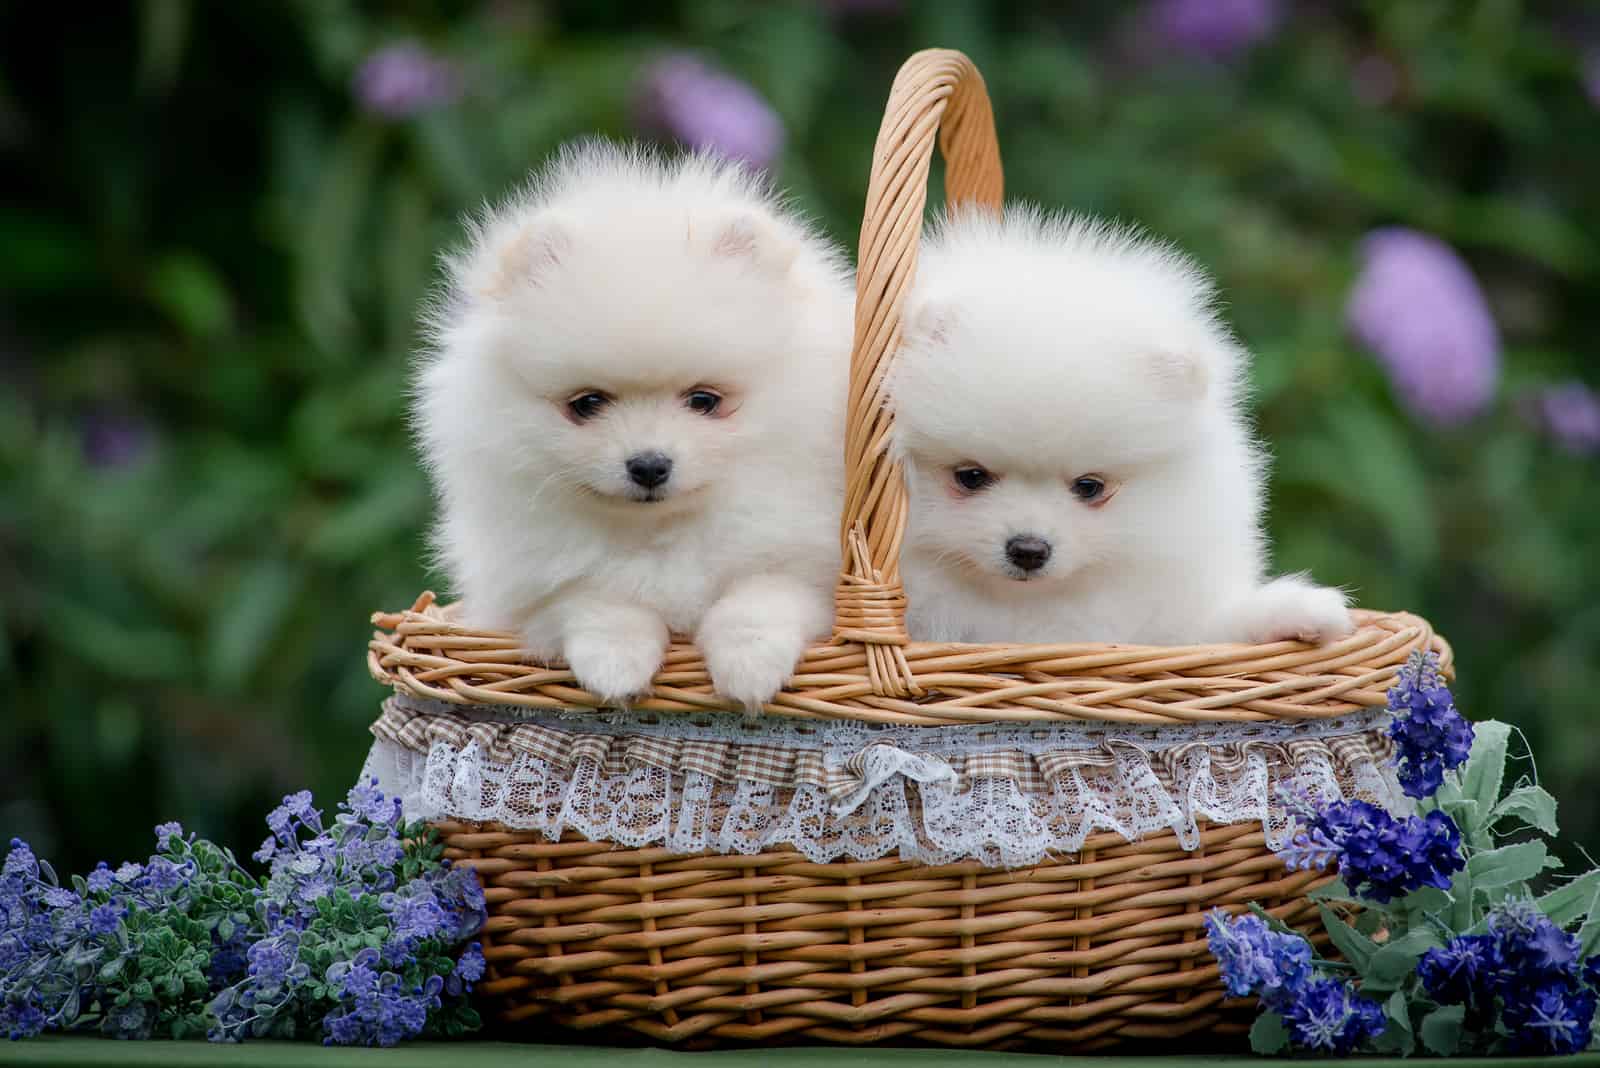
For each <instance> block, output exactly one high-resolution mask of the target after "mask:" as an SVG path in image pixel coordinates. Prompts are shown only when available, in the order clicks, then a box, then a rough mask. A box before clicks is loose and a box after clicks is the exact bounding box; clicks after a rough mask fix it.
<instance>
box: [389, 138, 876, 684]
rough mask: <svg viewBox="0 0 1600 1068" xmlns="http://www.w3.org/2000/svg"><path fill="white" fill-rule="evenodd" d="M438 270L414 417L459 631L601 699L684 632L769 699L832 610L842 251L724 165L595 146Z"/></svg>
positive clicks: (737, 680) (641, 674) (648, 672)
mask: <svg viewBox="0 0 1600 1068" xmlns="http://www.w3.org/2000/svg"><path fill="white" fill-rule="evenodd" d="M447 276H448V277H447V285H446V289H445V291H444V293H443V295H442V299H441V300H440V301H439V303H438V305H437V307H436V308H435V309H434V313H433V316H432V323H431V326H432V342H433V343H432V346H431V350H432V351H431V352H429V353H428V354H427V355H426V356H425V358H424V360H423V364H422V368H421V372H420V376H419V379H418V382H417V387H416V401H415V420H416V425H417V428H418V431H419V433H420V437H421V442H422V448H423V451H424V453H425V458H426V461H427V463H428V466H429V468H430V470H431V472H432V474H433V477H434V481H435V484H436V487H437V490H438V495H439V498H440V502H441V507H442V515H441V519H440V522H439V525H438V529H437V534H436V543H437V547H438V552H439V556H440V559H441V563H442V564H443V566H444V568H445V569H446V570H447V572H448V574H449V576H450V578H451V580H452V582H453V584H454V587H455V591H456V592H457V593H458V594H459V595H460V596H461V597H462V599H463V600H462V603H463V612H464V618H465V619H466V621H467V622H469V623H471V624H474V625H478V626H483V627H492V628H498V629H507V630H514V631H516V632H518V633H520V634H521V635H523V636H524V638H525V639H526V642H527V647H528V650H529V652H530V653H531V654H532V655H533V656H535V657H536V658H539V659H545V660H548V659H553V658H556V657H560V658H563V659H565V660H566V661H567V663H568V664H569V665H570V666H571V668H572V670H573V672H574V673H575V674H576V676H577V678H578V681H579V682H580V683H581V684H582V685H583V686H584V687H585V688H586V689H588V690H590V691H592V692H594V693H596V694H598V695H599V696H601V697H602V698H604V699H606V700H607V701H608V702H611V703H625V702H626V700H627V699H628V698H629V697H630V696H633V695H636V694H639V693H642V692H643V691H645V690H647V689H648V688H649V686H650V683H651V677H652V676H653V675H654V674H655V673H656V671H657V669H658V668H659V667H660V665H661V660H662V656H663V653H664V652H665V650H666V647H667V643H668V640H669V633H678V634H684V635H692V636H693V637H694V640H695V641H696V643H697V644H698V645H699V647H700V649H701V651H702V653H703V654H704V656H705V659H706V663H707V665H708V667H709V669H710V673H711V679H712V682H713V684H714V686H715V688H716V689H717V691H718V692H720V693H721V694H723V695H725V696H726V697H728V698H731V699H733V700H734V701H736V702H739V703H740V704H742V705H744V706H745V707H746V708H747V709H755V708H758V707H759V706H760V705H761V704H762V703H763V702H765V701H767V700H768V699H769V698H771V697H772V696H773V694H774V693H775V692H776V691H777V690H778V689H780V688H781V687H782V686H783V684H784V682H785V681H786V680H787V678H788V677H789V675H790V674H792V672H793V670H794V666H795V662H796V661H797V660H798V659H799V657H800V656H801V654H802V653H803V652H804V650H805V648H806V647H807V645H808V644H809V643H810V642H811V641H812V640H813V639H815V638H816V637H817V636H818V635H821V634H823V633H825V631H826V629H827V625H828V621H829V618H830V616H831V609H832V596H831V595H832V589H833V584H834V580H835V578H836V577H837V574H838V570H839V549H838V522H839V519H838V517H839V510H840V501H841V497H842V488H841V482H842V477H843V473H842V460H841V458H840V457H841V444H840V442H841V440H842V430H841V422H842V418H843V414H842V413H843V408H844V396H845V379H846V375H847V374H848V365H849V357H850V339H851V330H852V324H851V316H852V305H853V296H854V294H853V288H852V284H851V281H850V273H849V269H848V267H847V265H846V263H845V261H844V259H843V257H841V256H840V254H839V253H838V252H837V250H835V249H834V248H833V247H832V246H830V245H829V244H828V243H826V242H825V241H824V240H823V239H822V238H820V237H819V236H818V235H817V234H816V233H815V232H813V231H812V230H811V229H810V228H809V227H807V226H806V225H804V224H802V223H801V222H800V221H798V220H797V219H796V218H795V217H794V216H792V215H791V214H790V213H788V212H787V211H786V210H785V209H784V207H783V205H781V204H780V203H779V202H778V200H777V199H776V198H775V197H774V196H773V195H772V194H771V193H770V192H768V191H767V189H766V188H765V186H764V185H763V184H762V182H761V181H760V180H759V179H758V178H757V177H755V176H753V175H752V174H750V173H749V172H748V171H746V170H743V169H741V168H740V167H738V166H736V165H733V164H727V163H720V162H716V161H714V160H711V159H709V158H705V157H687V158H683V159H679V160H674V161H669V160H666V159H663V158H661V157H658V156H656V155H654V154H652V153H650V152H648V151H647V150H644V149H639V148H623V147H619V146H615V145H611V144H607V143H603V142H586V143H581V144H578V145H576V146H569V147H568V148H567V149H565V150H564V151H563V152H561V153H560V154H559V156H558V158H556V159H555V160H554V162H552V163H551V164H550V165H549V166H548V167H547V168H546V169H544V170H543V171H542V172H541V173H538V174H536V175H535V177H534V178H533V180H532V182H531V183H530V184H529V186H528V187H527V189H526V190H525V191H524V192H522V193H521V194H519V195H517V196H515V197H513V198H512V199H511V200H510V201H509V202H508V203H506V204H504V205H503V206H501V207H499V208H496V209H493V210H491V211H489V212H488V214H487V215H486V216H485V217H484V218H483V219H481V220H480V221H479V222H478V223H477V224H476V225H475V226H474V227H473V228H472V232H471V235H470V241H469V244H468V246H467V248H466V249H465V250H464V251H462V252H460V253H459V254H457V255H455V256H454V257H452V258H450V259H449V260H448V271H447Z"/></svg>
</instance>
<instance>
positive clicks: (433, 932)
mask: <svg viewBox="0 0 1600 1068" xmlns="http://www.w3.org/2000/svg"><path fill="white" fill-rule="evenodd" d="M267 827H268V829H269V830H271V831H272V836H271V837H269V838H268V839H267V840H266V841H265V842H263V843H262V845H261V848H260V849H258V850H257V851H256V853H255V858H256V859H257V860H258V861H262V862H265V863H267V864H268V865H269V873H268V875H267V878H266V880H265V882H264V884H263V886H262V890H261V893H260V895H259V898H258V902H257V907H258V911H259V915H260V917H261V926H262V927H263V928H264V932H263V934H262V937H261V938H260V939H259V940H258V941H257V942H256V943H255V944H254V945H252V946H251V948H250V954H249V968H248V974H247V975H246V977H245V978H244V979H243V980H242V981H241V982H239V983H237V984H235V985H233V986H231V987H229V988H228V989H226V990H224V991H222V992H221V993H220V994H219V995H218V996H217V998H216V999H215V1000H214V1001H213V1003H212V1006H211V1010H212V1014H213V1018H214V1026H213V1028H212V1031H211V1037H213V1038H216V1039H220V1040H225V1041H227V1040H238V1039H242V1038H247V1037H268V1036H272V1037H291V1036H293V1035H294V1034H295V1029H296V1027H297V1026H298V1020H299V1018H300V1017H301V1016H302V1015H307V1013H306V1008H307V1005H306V1002H307V1001H308V1000H309V1001H310V1002H312V1003H313V1011H312V1012H311V1013H309V1015H311V1016H313V1017H315V1016H318V1015H319V1014H320V1018H321V1026H322V1032H323V1041H324V1042H327V1043H329V1044H335V1045H351V1044H355V1045H380V1046H391V1045H394V1044H395V1043H396V1042H399V1041H402V1040H404V1039H408V1038H415V1037H417V1036H419V1035H421V1034H423V1033H424V1030H425V1029H426V1028H427V1026H428V1025H429V1022H430V1014H431V1013H436V1012H437V1011H438V1010H440V1009H441V1008H443V1002H442V1000H441V997H440V995H441V993H445V992H448V993H449V995H450V996H452V997H459V996H460V995H463V994H465V993H466V992H467V991H469V990H471V988H472V982H473V981H474V980H475V979H477V978H479V977H481V976H482V974H483V955H482V951H481V948H480V947H479V946H478V944H477V943H475V942H474V943H472V944H471V945H470V946H469V947H468V948H467V950H466V951H464V952H463V953H462V954H461V956H460V958H459V959H454V960H453V959H451V957H450V956H449V954H448V950H449V949H450V947H452V946H456V945H460V944H461V943H462V942H464V941H466V940H467V939H468V938H470V937H471V936H472V935H473V934H475V933H477V932H478V931H479V930H481V929H482V927H483V924H484V921H485V919H486V918H487V912H486V909H485V905H484V899H483V889H482V887H481V886H480V885H479V884H478V880H477V877H476V875H475V874H474V873H473V872H472V870H471V869H469V868H457V867H452V866H451V865H450V864H449V862H448V861H439V862H437V863H436V864H434V865H431V866H430V867H429V870H426V871H423V872H420V873H418V874H416V875H415V876H414V877H412V878H410V879H409V880H406V881H403V882H402V881H401V879H400V874H401V870H402V862H403V861H404V860H405V858H406V851H405V846H404V844H403V840H404V838H406V837H407V836H408V835H409V833H410V832H409V831H408V829H407V828H405V827H403V825H402V823H401V816H400V804H399V799H398V798H385V797H384V795H383V794H382V793H381V792H380V791H379V790H378V789H377V784H376V783H375V782H374V783H363V784H360V785H358V786H356V787H355V788H354V789H353V790H351V791H350V794H349V796H348V797H347V798H346V799H345V801H344V802H342V803H341V804H340V805H339V812H338V814H337V815H336V816H335V817H334V819H333V822H332V825H331V826H326V825H325V824H324V821H323V817H322V813H321V811H320V810H318V809H317V808H315V807H314V806H313V803H312V798H311V795H310V793H308V792H306V791H301V792H300V793H296V794H290V795H289V796H288V797H285V798H284V799H283V804H282V805H279V806H278V807H277V808H275V809H273V810H272V812H271V813H269V814H268V816H267Z"/></svg>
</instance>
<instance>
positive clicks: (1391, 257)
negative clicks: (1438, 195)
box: [1346, 228, 1500, 426]
mask: <svg viewBox="0 0 1600 1068" xmlns="http://www.w3.org/2000/svg"><path fill="white" fill-rule="evenodd" d="M1361 259H1362V265H1361V273H1360V275H1359V276H1358V277H1357V279H1356V282H1355V285H1354V287H1353V288H1352V289H1351V292H1350V298H1349V302H1348V305H1347V307H1346V317H1347V319H1348V322H1349V326H1350V330H1351V332H1352V333H1353V334H1354V335H1355V336H1356V338H1357V339H1358V340H1359V341H1360V342H1361V343H1362V344H1363V345H1365V346H1367V347H1368V348H1369V349H1371V350H1372V351H1373V353H1374V355H1375V356H1376V358H1377V360H1378V362H1379V363H1381V364H1382V365H1383V367H1384V369H1385V370H1386V371H1387V372H1388V374H1389V379H1390V381H1391V382H1393V384H1394V387H1395V390H1396V392H1398V393H1399V395H1400V399H1401V401H1402V402H1403V403H1404V404H1405V405H1406V406H1407V407H1408V408H1410V409H1411V411H1412V412H1413V413H1414V414H1415V415H1416V416H1417V417H1418V418H1420V419H1422V420H1424V421H1425V422H1428V423H1431V424H1433V425H1435V426H1450V425H1454V424H1459V423H1462V422H1465V421H1466V420H1468V419H1470V418H1472V417H1473V416H1475V415H1477V414H1478V413H1479V412H1481V411H1482V410H1483V409H1484V408H1485V407H1487V406H1488V404H1489V402H1490V401H1491V400H1492V399H1493V397H1494V392H1495V388H1496V385H1497V383H1498V381H1499V377H1500V336H1499V331H1498V329H1497V328H1496V327H1495V322H1494V318H1493V316H1492V315H1491V314H1490V312H1489V306H1488V302H1487V301H1486V300H1485V299H1484V295H1483V291H1482V290H1481V289H1480V288H1479V287H1478V282H1477V280H1476V279H1475V278H1474V277H1473V276H1472V272H1471V271H1470V270H1469V269H1468V267H1467V265H1466V264H1465V263H1464V262H1463V261H1462V259H1461V257H1460V256H1459V255H1457V254H1456V252H1455V250H1454V249H1452V248H1451V247H1450V246H1449V245H1447V244H1445V243H1444V242H1443V241H1440V240H1439V239H1438V238H1436V237H1433V236H1431V235H1428V234H1424V233H1419V232H1417V231H1415V230H1406V229H1401V228H1389V229H1383V230H1376V231H1374V232H1373V233H1371V234H1369V235H1368V236H1367V238H1366V240H1365V241H1363V242H1362V247H1361Z"/></svg>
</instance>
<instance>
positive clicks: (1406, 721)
mask: <svg viewBox="0 0 1600 1068" xmlns="http://www.w3.org/2000/svg"><path fill="white" fill-rule="evenodd" d="M1389 712H1390V713H1391V714H1392V715H1393V716H1394V717H1395V718H1394V721H1393V722H1392V723H1390V724H1389V737H1390V738H1392V739H1394V743H1395V758H1394V759H1395V764H1396V765H1397V766H1398V769H1399V779H1400V786H1401V788H1402V789H1403V790H1404V791H1405V792H1406V795H1407V796H1408V797H1416V798H1423V797H1432V796H1433V795H1434V794H1435V793H1437V792H1438V790H1439V787H1440V786H1441V785H1443V783H1444V773H1445V772H1446V771H1454V770H1455V769H1456V768H1459V767H1460V766H1461V765H1463V764H1465V763H1466V762H1467V757H1468V756H1470V755H1471V753H1472V738H1473V730H1472V724H1471V723H1468V722H1467V720H1466V719H1465V718H1464V717H1463V716H1462V715H1461V713H1459V712H1457V711H1456V706H1455V700H1454V698H1452V697H1451V695H1450V689H1449V687H1447V686H1445V684H1444V680H1443V679H1442V678H1441V677H1440V675H1439V656H1438V654H1437V653H1421V652H1416V653H1412V654H1411V657H1410V659H1408V660H1407V661H1406V664H1405V666H1404V667H1402V668H1401V669H1400V674H1399V677H1398V678H1397V679H1396V681H1395V684H1394V685H1393V686H1392V687H1390V688H1389Z"/></svg>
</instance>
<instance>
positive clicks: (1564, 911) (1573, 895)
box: [1534, 868, 1600, 928]
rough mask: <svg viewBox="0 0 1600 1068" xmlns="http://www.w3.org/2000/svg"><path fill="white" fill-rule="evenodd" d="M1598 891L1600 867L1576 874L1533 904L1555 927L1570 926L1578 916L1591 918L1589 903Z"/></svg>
mask: <svg viewBox="0 0 1600 1068" xmlns="http://www.w3.org/2000/svg"><path fill="white" fill-rule="evenodd" d="M1597 892H1600V868H1597V869H1595V870H1594V871H1591V872H1587V873H1585V874H1583V875H1580V876H1578V877H1577V878H1576V879H1573V880H1572V881H1571V882H1568V883H1564V884H1562V885H1561V886H1558V887H1557V888H1556V889H1554V890H1552V891H1550V892H1549V893H1548V894H1545V895H1544V896H1543V897H1541V898H1539V899H1538V900H1537V901H1535V902H1534V904H1536V905H1538V906H1539V911H1540V912H1543V913H1544V914H1545V915H1546V916H1548V917H1550V922H1551V923H1553V924H1555V925H1556V926H1557V927H1562V928H1565V927H1570V926H1571V925H1572V924H1573V923H1574V922H1575V921H1576V920H1578V919H1579V918H1580V917H1582V916H1584V915H1585V914H1588V915H1589V916H1590V917H1591V918H1593V915H1594V913H1593V911H1592V909H1591V905H1592V903H1593V902H1594V900H1595V895H1596V893H1597Z"/></svg>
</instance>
